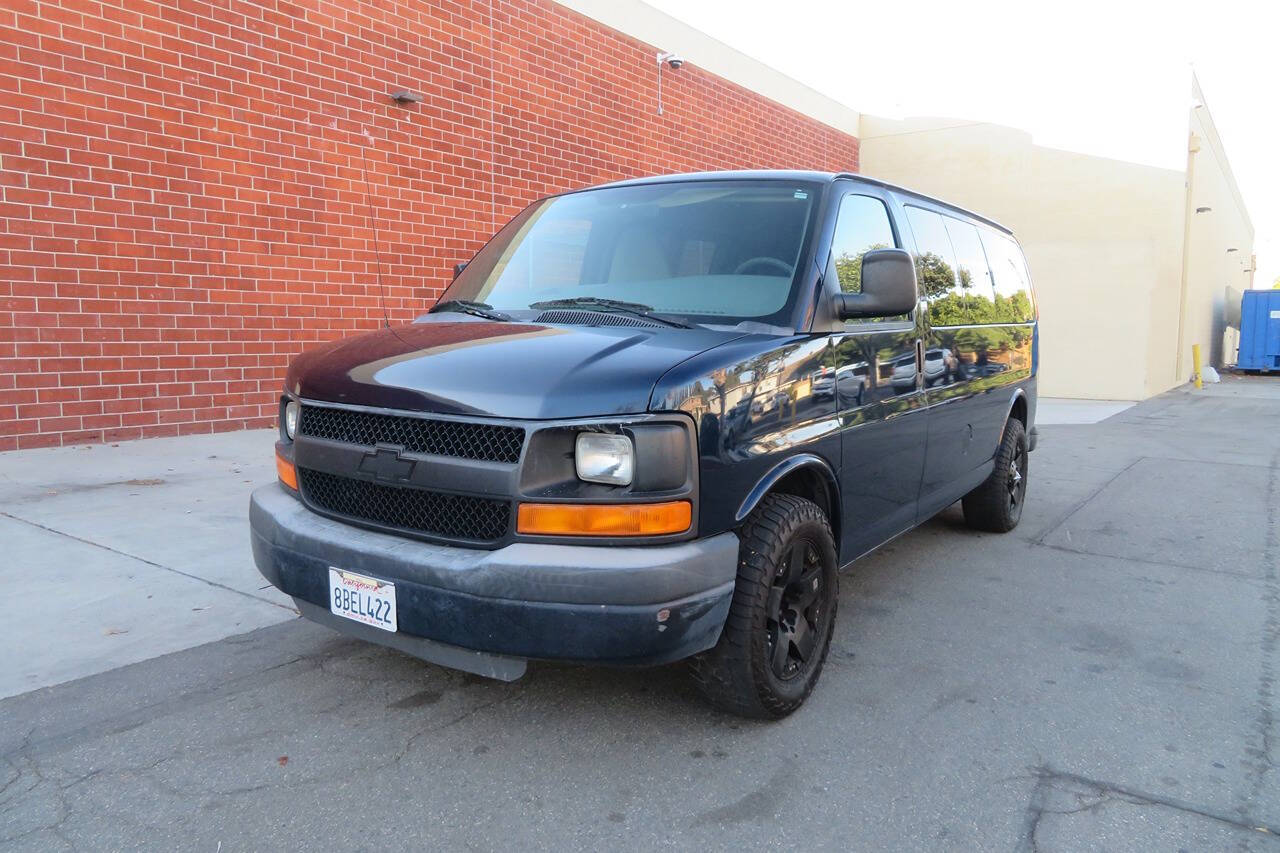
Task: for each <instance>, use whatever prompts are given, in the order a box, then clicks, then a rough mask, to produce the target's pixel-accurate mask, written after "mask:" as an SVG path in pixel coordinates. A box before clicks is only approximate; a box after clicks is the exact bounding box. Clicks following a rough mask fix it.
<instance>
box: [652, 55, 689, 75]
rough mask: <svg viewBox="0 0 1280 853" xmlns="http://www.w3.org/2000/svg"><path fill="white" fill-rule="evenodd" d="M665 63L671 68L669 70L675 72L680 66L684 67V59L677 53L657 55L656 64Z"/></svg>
mask: <svg viewBox="0 0 1280 853" xmlns="http://www.w3.org/2000/svg"><path fill="white" fill-rule="evenodd" d="M664 62H665V63H667V65H670V66H671V70H672V71H675V70H676V69H677V68H679V67H680V66H681V65H684V57H683V56H681V55H680V54H678V53H659V54H658V64H659V65H661V64H662V63H664Z"/></svg>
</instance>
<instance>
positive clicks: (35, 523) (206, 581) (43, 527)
mask: <svg viewBox="0 0 1280 853" xmlns="http://www.w3.org/2000/svg"><path fill="white" fill-rule="evenodd" d="M0 516H3V517H4V518H8V519H11V520H12V521H17V522H20V523H22V524H27V525H30V526H31V527H36V528H39V529H40V530H44V531H46V532H48V533H52V534H54V535H55V536H65V537H66V538H68V539H72V540H74V541H76V542H81V543H83V544H85V545H91V546H93V547H94V548H101V549H102V550H103V551H109V552H111V553H112V554H116V555H118V556H120V557H126V558H128V559H130V560H136V561H137V562H139V563H143V564H144V565H148V566H151V567H152V568H156V569H160V570H161V571H165V572H171V573H172V574H175V575H180V576H181V577H184V578H189V579H190V580H193V581H199V582H200V583H202V584H206V585H208V586H211V587H214V588H216V589H221V590H225V591H226V592H233V593H235V594H236V595H240V596H244V597H245V598H248V599H251V600H253V601H257V602H259V603H261V604H270V605H271V606H272V607H278V608H280V609H281V610H284V611H287V612H289V613H292V614H294V615H297V613H298V611H297V610H295V609H294V608H293V607H291V606H289V605H287V604H281V603H280V602H278V601H272V600H271V599H269V598H263V597H262V596H260V595H253V594H251V593H248V592H245V591H244V590H240V589H236V588H235V587H233V586H228V585H226V584H224V583H218V582H217V581H211V580H209V579H208V578H202V577H200V576H199V575H196V574H192V573H191V572H184V571H182V569H175V568H174V567H173V566H166V565H164V564H163V563H157V562H156V561H155V560H148V559H147V558H146V557H139V556H138V555H137V554H130V553H129V552H128V551H121V550H120V549H119V548H112V547H111V546H110V545H103V544H102V543H101V542H94V541H93V540H92V539H85V538H84V537H83V536H76V535H75V534H74V533H67V532H66V531H65V530H58V529H57V528H56V527H49V526H48V525H47V524H41V523H40V522H38V521H31V520H30V519H27V518H22V517H21V516H17V515H14V514H13V513H11V512H0Z"/></svg>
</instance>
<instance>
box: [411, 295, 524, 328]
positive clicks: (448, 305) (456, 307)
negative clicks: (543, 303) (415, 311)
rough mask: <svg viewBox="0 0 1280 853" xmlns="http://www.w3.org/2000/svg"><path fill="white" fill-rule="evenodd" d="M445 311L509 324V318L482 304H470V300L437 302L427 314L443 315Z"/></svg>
mask: <svg viewBox="0 0 1280 853" xmlns="http://www.w3.org/2000/svg"><path fill="white" fill-rule="evenodd" d="M446 311H454V312H457V313H459V314H473V315H475V316H476V317H483V318H485V319H486V320H498V321H500V322H504V323H505V322H509V321H510V320H511V317H509V316H508V315H506V314H503V313H502V312H501V311H494V310H493V306H492V305H487V304H485V303H484V302H472V301H471V300H470V299H446V300H445V301H444V302H437V303H436V304H435V305H433V306H431V310H430V311H428V312H427V313H428V314H443V313H444V312H446Z"/></svg>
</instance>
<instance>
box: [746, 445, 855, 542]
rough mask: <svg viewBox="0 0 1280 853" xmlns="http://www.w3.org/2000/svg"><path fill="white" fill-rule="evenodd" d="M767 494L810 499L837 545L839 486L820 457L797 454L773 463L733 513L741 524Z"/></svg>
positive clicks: (825, 461)
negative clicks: (828, 524) (816, 506)
mask: <svg viewBox="0 0 1280 853" xmlns="http://www.w3.org/2000/svg"><path fill="white" fill-rule="evenodd" d="M770 494H788V495H795V496H797V497H801V498H806V499H808V500H811V501H813V502H814V503H815V504H817V505H818V507H819V508H820V509H821V510H822V511H823V512H824V513H826V515H827V520H828V521H829V522H830V523H831V532H832V534H833V535H834V536H835V539H836V548H837V553H838V552H839V547H840V526H841V525H840V486H839V480H837V478H836V473H835V471H834V470H833V469H832V467H831V464H830V463H829V462H827V460H825V459H823V458H822V457H821V456H817V455H815V454H812V453H799V454H796V455H795V456H789V457H787V458H786V459H784V460H782V461H781V462H779V463H778V464H777V465H774V466H773V467H772V468H770V469H769V471H768V472H767V473H766V474H765V475H764V476H763V477H761V478H760V479H759V480H758V481H757V482H756V484H755V486H753V487H752V488H751V491H749V492H748V493H747V496H746V497H745V498H744V499H743V501H742V505H741V506H739V507H738V511H737V513H736V514H735V515H734V521H735V522H737V523H739V524H741V523H742V522H743V521H745V520H746V519H747V516H749V515H751V513H752V512H753V511H754V510H755V508H756V507H757V506H759V505H760V502H761V501H762V500H764V499H765V497H767V496H768V495H770Z"/></svg>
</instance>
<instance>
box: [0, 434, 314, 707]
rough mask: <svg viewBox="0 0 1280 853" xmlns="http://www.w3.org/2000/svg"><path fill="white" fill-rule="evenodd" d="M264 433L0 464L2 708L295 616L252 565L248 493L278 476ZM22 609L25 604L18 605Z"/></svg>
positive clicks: (162, 441)
mask: <svg viewBox="0 0 1280 853" xmlns="http://www.w3.org/2000/svg"><path fill="white" fill-rule="evenodd" d="M274 441H275V431H274V430H254V431H250V432H236V433H224V434H220V435H201V436H190V437H184V438H159V439H149V440H145V441H130V442H121V443H120V444H117V445H105V446H80V447H59V448H49V449H42V450H26V451H20V452H13V453H0V542H3V543H4V557H5V559H4V561H3V564H0V582H2V583H3V584H4V588H5V589H9V590H27V591H28V592H38V593H39V601H40V602H41V604H40V606H24V607H15V608H10V609H8V610H7V611H6V612H5V614H4V618H3V619H0V648H3V649H6V650H15V649H20V650H21V652H22V653H21V654H20V655H16V656H14V657H11V658H10V665H8V666H5V667H0V697H4V696H12V695H14V694H17V693H23V692H25V691H27V690H32V689H34V688H37V687H45V686H48V685H51V684H58V683H60V682H63V681H68V680H70V679H74V678H81V677H83V676H86V675H92V674H93V673H96V672H103V671H105V670H108V669H113V668H115V667H118V666H123V665H125V664H128V663H134V662H136V661H141V660H147V659H149V658H153V657H155V656H157V655H161V654H166V653H168V652H173V651H178V650H180V649H187V648H191V647H192V646H197V645H200V644H201V643H206V642H209V641H212V640H218V639H221V638H223V637H227V636H230V635H232V634H240V633H244V632H245V631H250V630H252V629H254V628H260V627H262V626H264V625H273V624H276V623H277V622H282V621H285V620H287V619H290V618H294V617H296V616H297V612H296V610H294V608H293V602H292V601H291V600H290V599H289V597H288V596H286V595H283V594H281V593H279V592H277V591H276V590H275V589H274V588H273V587H271V586H268V585H266V582H265V581H264V580H263V579H262V576H261V575H259V574H258V572H257V571H256V570H255V569H254V567H253V559H252V556H251V554H250V551H249V539H248V532H247V530H248V528H247V527H246V522H245V516H246V508H247V505H248V493H249V490H250V489H251V488H252V484H255V483H264V482H270V481H271V478H273V477H275V463H274V459H273V456H272V454H273V449H272V444H273V442H274ZM24 597H25V596H24Z"/></svg>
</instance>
